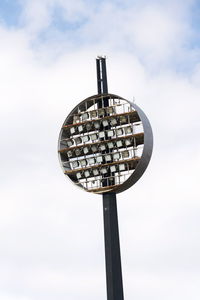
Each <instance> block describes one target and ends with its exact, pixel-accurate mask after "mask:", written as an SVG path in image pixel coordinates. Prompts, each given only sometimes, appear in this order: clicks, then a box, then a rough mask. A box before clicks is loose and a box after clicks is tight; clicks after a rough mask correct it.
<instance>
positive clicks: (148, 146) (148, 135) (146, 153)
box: [58, 93, 153, 194]
mask: <svg viewBox="0 0 200 300" xmlns="http://www.w3.org/2000/svg"><path fill="white" fill-rule="evenodd" d="M109 97H113V98H118V99H121V100H125V101H127V102H128V103H129V104H130V105H131V106H132V107H133V109H135V110H136V111H137V113H138V115H139V117H140V120H141V122H142V125H143V129H144V148H143V153H142V156H141V159H140V161H139V163H138V165H137V166H136V168H135V171H134V172H133V173H132V174H131V176H130V177H129V178H128V179H127V180H126V181H125V182H124V183H123V184H121V185H120V186H119V187H115V188H114V189H113V190H112V191H110V192H109V193H112V192H115V193H117V194H118V193H121V192H123V191H125V190H127V189H128V188H130V187H131V186H132V185H134V184H135V183H136V182H137V181H138V180H139V179H140V177H141V176H142V175H143V173H144V172H145V170H146V168H147V166H148V164H149V161H150V159H151V155H152V149H153V133H152V129H151V125H150V122H149V120H148V118H147V116H146V115H145V113H144V112H143V111H142V109H141V108H139V106H137V105H136V104H135V103H133V102H131V101H129V100H127V99H125V98H122V97H120V96H118V95H115V94H110V93H104V94H97V95H93V96H91V97H88V98H86V99H84V100H83V101H81V102H80V103H79V104H78V105H77V106H76V107H75V108H74V109H73V110H72V111H71V112H70V113H69V115H68V116H67V118H66V119H65V122H64V123H63V126H64V125H65V124H66V121H67V120H68V119H69V118H70V116H72V115H74V114H77V112H78V108H81V107H82V108H83V109H84V107H85V102H86V101H87V103H90V100H91V105H88V108H89V107H90V106H92V105H93V101H92V99H94V98H95V99H98V98H106V99H107V98H109ZM61 135H62V130H61V132H60V135H59V140H58V149H59V145H60V140H61ZM59 161H60V165H61V167H62V169H63V170H64V168H63V166H62V162H61V159H60V155H59ZM67 177H68V176H67ZM68 178H69V177H68ZM69 179H70V178H69ZM70 180H71V179H70ZM71 181H72V182H73V180H71ZM78 186H79V185H78ZM80 187H81V189H83V187H82V186H81V185H80ZM86 191H87V190H86Z"/></svg>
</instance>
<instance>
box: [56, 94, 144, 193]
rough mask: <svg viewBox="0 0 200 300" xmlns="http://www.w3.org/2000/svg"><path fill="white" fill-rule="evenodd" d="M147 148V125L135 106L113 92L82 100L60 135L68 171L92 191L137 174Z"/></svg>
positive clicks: (62, 158) (104, 189)
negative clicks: (112, 93) (144, 125)
mask: <svg viewBox="0 0 200 300" xmlns="http://www.w3.org/2000/svg"><path fill="white" fill-rule="evenodd" d="M143 148H144V130H143V124H142V122H141V119H140V117H139V114H138V112H137V111H136V110H135V108H134V106H133V105H132V104H131V103H130V102H128V101H127V100H124V99H123V98H121V97H118V96H117V97H116V96H114V95H111V94H107V95H106V96H105V95H104V96H102V95H96V96H94V97H90V98H88V99H86V100H84V101H82V102H81V103H80V104H79V105H78V106H77V107H76V108H75V109H74V110H73V111H72V113H71V114H70V115H69V116H68V117H67V118H66V120H65V122H64V125H63V127H62V129H61V133H60V137H59V157H60V162H61V165H62V167H63V170H64V173H65V174H66V176H68V177H69V178H70V179H71V180H72V181H73V182H74V183H76V184H77V185H78V186H80V187H82V188H84V189H85V190H87V191H89V192H94V193H104V192H107V191H112V190H114V189H116V187H118V186H120V185H122V184H124V183H125V182H126V181H127V179H128V178H129V177H130V176H131V175H132V174H133V173H134V171H135V169H136V167H137V164H138V162H139V161H140V159H141V156H142V153H143Z"/></svg>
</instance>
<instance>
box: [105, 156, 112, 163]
mask: <svg viewBox="0 0 200 300" xmlns="http://www.w3.org/2000/svg"><path fill="white" fill-rule="evenodd" d="M111 160H112V157H111V155H110V154H107V155H105V161H106V162H109V161H111Z"/></svg>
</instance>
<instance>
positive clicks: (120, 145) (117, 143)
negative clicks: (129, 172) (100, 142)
mask: <svg viewBox="0 0 200 300" xmlns="http://www.w3.org/2000/svg"><path fill="white" fill-rule="evenodd" d="M116 145H117V147H118V148H120V147H122V146H123V143H122V141H121V140H118V141H117V142H116Z"/></svg>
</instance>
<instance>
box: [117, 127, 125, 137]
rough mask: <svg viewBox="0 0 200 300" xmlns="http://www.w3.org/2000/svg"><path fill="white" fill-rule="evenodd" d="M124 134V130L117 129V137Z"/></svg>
mask: <svg viewBox="0 0 200 300" xmlns="http://www.w3.org/2000/svg"><path fill="white" fill-rule="evenodd" d="M123 133H124V132H123V129H122V128H117V130H116V134H117V136H119V135H122V134H123Z"/></svg>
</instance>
